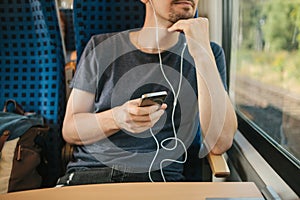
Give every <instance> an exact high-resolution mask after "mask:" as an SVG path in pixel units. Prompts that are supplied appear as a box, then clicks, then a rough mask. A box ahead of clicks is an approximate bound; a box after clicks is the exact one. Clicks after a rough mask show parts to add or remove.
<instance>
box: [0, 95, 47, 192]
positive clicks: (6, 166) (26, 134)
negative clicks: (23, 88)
mask: <svg viewBox="0 0 300 200" xmlns="http://www.w3.org/2000/svg"><path fill="white" fill-rule="evenodd" d="M10 104H12V105H13V109H12V111H11V112H8V107H9V105H10ZM48 131H49V127H48V126H46V125H44V120H43V118H42V117H41V116H39V115H37V114H35V113H25V112H24V110H23V109H22V107H21V106H20V105H19V104H18V103H17V102H16V101H14V100H11V99H10V100H7V101H6V102H5V104H4V109H3V112H0V194H1V193H7V192H15V191H21V190H28V189H36V188H40V187H41V184H42V177H41V175H40V174H39V172H38V168H39V166H40V165H41V163H42V162H43V161H44V158H43V149H42V147H41V146H42V145H41V144H42V142H41V141H43V139H42V138H43V137H44V136H45V135H46V134H47V133H48Z"/></svg>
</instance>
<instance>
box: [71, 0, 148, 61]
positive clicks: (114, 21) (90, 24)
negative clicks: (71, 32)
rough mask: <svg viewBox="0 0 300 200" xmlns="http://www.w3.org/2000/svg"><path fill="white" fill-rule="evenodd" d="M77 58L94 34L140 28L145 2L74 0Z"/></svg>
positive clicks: (130, 0) (133, 0)
mask: <svg viewBox="0 0 300 200" xmlns="http://www.w3.org/2000/svg"><path fill="white" fill-rule="evenodd" d="M73 8H74V26H75V27H76V28H75V38H76V50H77V55H78V56H77V58H78V59H79V58H80V55H81V53H82V51H83V49H84V47H85V46H86V44H87V42H88V41H89V39H90V38H91V36H92V35H94V34H99V33H111V32H118V31H123V30H127V29H134V28H140V27H142V25H143V22H144V17H145V9H144V4H143V3H141V2H140V1H137V0H113V1H112V0H74V6H73Z"/></svg>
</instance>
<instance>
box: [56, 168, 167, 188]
mask: <svg viewBox="0 0 300 200" xmlns="http://www.w3.org/2000/svg"><path fill="white" fill-rule="evenodd" d="M151 178H152V180H153V181H154V182H162V181H163V179H162V176H161V174H160V171H153V172H151ZM122 182H150V178H149V174H148V172H146V173H134V172H130V171H128V170H126V169H124V168H123V167H121V166H114V167H113V168H110V167H100V168H89V169H84V170H73V171H72V170H71V171H69V172H68V173H66V174H65V175H64V176H63V177H61V178H60V179H59V180H58V182H57V186H71V185H85V184H99V183H122Z"/></svg>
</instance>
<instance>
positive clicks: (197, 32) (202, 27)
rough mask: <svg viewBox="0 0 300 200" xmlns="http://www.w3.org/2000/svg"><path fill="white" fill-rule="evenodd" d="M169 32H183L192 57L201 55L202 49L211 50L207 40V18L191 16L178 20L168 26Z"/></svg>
mask: <svg viewBox="0 0 300 200" xmlns="http://www.w3.org/2000/svg"><path fill="white" fill-rule="evenodd" d="M168 31H169V32H173V31H180V32H184V34H185V36H186V38H187V43H188V47H189V51H190V53H191V55H192V56H193V58H196V57H197V56H199V55H201V52H203V49H205V50H206V51H209V52H210V51H211V48H210V40H209V22H208V19H207V18H201V17H199V18H193V19H187V20H179V21H178V22H176V23H175V24H173V25H172V26H171V27H170V28H168Z"/></svg>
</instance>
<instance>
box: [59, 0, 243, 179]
mask: <svg viewBox="0 0 300 200" xmlns="http://www.w3.org/2000/svg"><path fill="white" fill-rule="evenodd" d="M141 1H142V3H144V4H145V7H146V17H145V22H144V26H143V28H142V29H140V30H134V31H125V32H121V33H119V34H111V35H98V36H94V37H92V39H91V40H90V42H89V44H88V45H87V47H86V49H85V52H84V53H83V56H82V57H81V60H80V62H79V64H78V68H79V69H78V71H77V72H76V76H75V77H74V81H73V91H72V94H71V96H70V99H69V102H68V106H67V111H66V116H65V120H64V125H63V137H64V139H65V140H66V141H67V142H68V143H71V144H76V145H79V146H77V151H76V152H75V153H74V156H75V159H76V161H74V162H71V163H69V165H68V170H67V174H66V175H65V176H64V177H62V178H61V179H60V180H59V182H58V184H63V185H76V184H90V183H103V182H130V181H182V180H184V176H183V175H182V170H183V163H184V162H185V160H186V148H187V147H188V146H189V145H190V144H191V142H192V140H193V138H194V137H195V133H196V129H197V127H198V123H197V122H198V121H199V114H198V108H199V110H200V111H201V112H200V124H201V128H202V131H203V135H204V136H205V139H204V144H205V146H206V147H207V148H208V150H211V151H212V152H213V153H215V154H221V153H223V152H225V151H226V150H227V149H228V148H229V147H230V146H231V144H232V140H233V135H234V132H235V131H236V126H237V125H236V117H235V113H234V109H233V107H232V105H231V103H230V100H229V98H228V96H227V93H226V90H225V89H224V86H223V84H222V80H221V78H220V74H221V77H222V79H223V82H224V77H225V75H224V72H225V71H224V68H225V66H224V56H223V54H222V50H221V49H220V47H218V46H217V45H215V44H213V45H211V43H210V41H209V31H208V21H207V19H203V18H197V19H193V16H194V15H195V11H196V8H197V4H198V0H163V1H162V0H141ZM153 27H154V28H153ZM181 33H184V35H183V34H181ZM186 44H187V48H186ZM183 57H184V59H183ZM216 62H217V64H216ZM195 67H196V68H195ZM218 70H219V71H218ZM219 73H220V74H219ZM161 90H166V91H168V97H167V99H166V101H165V103H164V104H162V105H161V106H160V105H152V106H146V107H141V106H139V103H140V98H139V97H140V96H141V95H142V94H144V93H149V92H157V91H161ZM197 97H198V98H197Z"/></svg>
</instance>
